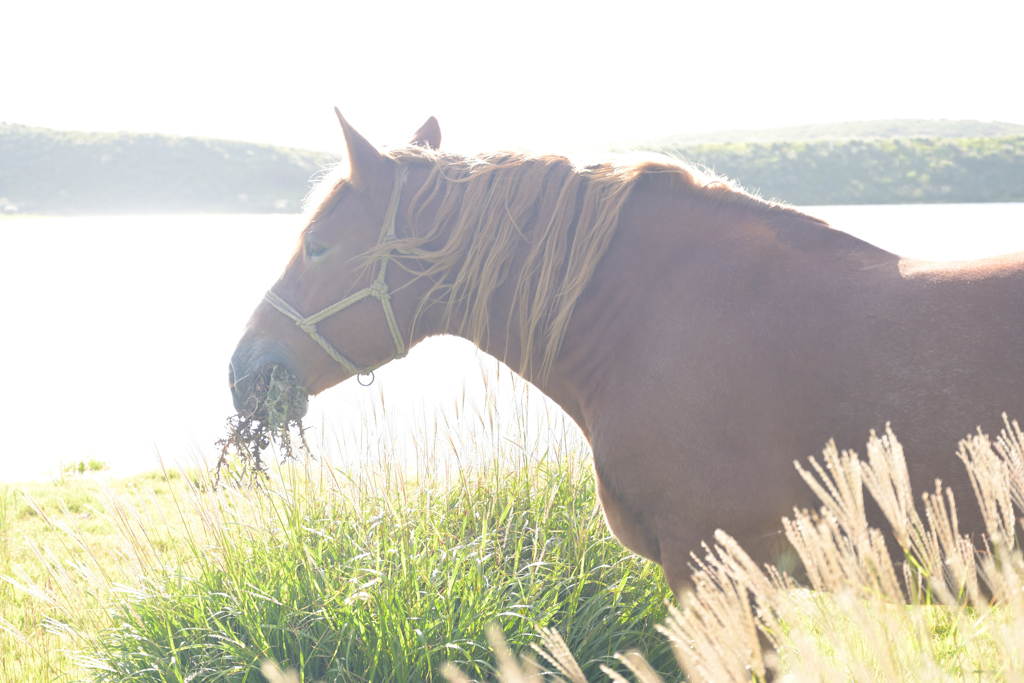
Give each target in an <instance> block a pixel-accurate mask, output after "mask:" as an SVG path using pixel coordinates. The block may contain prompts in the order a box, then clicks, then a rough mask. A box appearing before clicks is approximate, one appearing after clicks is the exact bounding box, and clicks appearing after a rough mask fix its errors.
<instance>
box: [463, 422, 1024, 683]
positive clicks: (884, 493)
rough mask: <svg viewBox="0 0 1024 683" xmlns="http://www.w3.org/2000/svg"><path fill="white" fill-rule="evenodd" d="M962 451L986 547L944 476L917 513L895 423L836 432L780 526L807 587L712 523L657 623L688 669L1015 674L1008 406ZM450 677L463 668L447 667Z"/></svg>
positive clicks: (912, 676)
mask: <svg viewBox="0 0 1024 683" xmlns="http://www.w3.org/2000/svg"><path fill="white" fill-rule="evenodd" d="M1004 419H1005V418H1004ZM959 455H960V459H961V460H962V461H963V462H964V465H965V466H966V467H967V471H968V473H969V475H970V477H971V480H972V482H973V483H974V490H975V493H976V495H977V497H978V500H979V502H980V503H981V508H982V511H983V513H984V516H985V522H986V527H987V535H986V537H987V542H986V545H985V547H983V548H975V547H974V546H973V545H972V543H971V542H970V539H969V538H968V537H967V536H962V535H961V534H960V533H959V530H958V527H957V516H956V504H955V501H954V499H953V496H952V494H951V493H950V492H949V491H948V490H944V489H943V488H942V486H941V484H940V483H938V482H937V483H936V489H935V491H934V492H932V493H925V494H924V496H923V502H924V507H925V509H926V516H925V518H924V519H922V518H921V517H920V516H919V514H918V513H917V511H916V510H915V508H914V494H913V492H912V491H911V490H910V487H909V484H908V476H907V469H906V462H905V460H904V458H903V449H902V446H901V445H900V443H899V442H898V441H897V439H896V437H895V435H894V434H893V433H892V432H891V431H888V430H887V432H886V433H885V434H884V435H881V436H878V435H876V434H874V433H872V434H871V438H870V440H869V441H868V444H867V460H866V461H863V460H861V459H860V458H859V457H858V456H857V455H856V454H855V453H853V452H848V451H847V452H843V453H842V454H840V453H839V452H837V450H836V448H835V445H834V444H829V445H828V447H827V448H826V449H825V451H824V464H823V465H822V464H820V463H818V462H817V461H816V460H814V459H812V460H811V462H810V469H809V470H808V469H805V468H803V467H802V466H801V465H800V464H799V463H797V468H798V470H799V471H800V473H801V475H802V476H803V478H804V479H805V481H806V482H807V484H808V485H809V486H811V488H812V489H813V490H814V491H815V493H816V494H817V495H818V497H819V498H820V500H821V502H822V507H821V509H820V510H818V511H816V512H812V511H808V510H799V511H796V512H795V515H794V517H793V518H792V519H784V520H783V525H784V528H785V532H786V536H787V538H788V539H789V541H790V542H791V543H792V544H793V546H794V547H795V549H796V551H797V552H798V553H799V555H800V558H801V560H802V561H803V564H804V566H805V568H806V570H807V573H808V576H809V579H810V582H811V584H812V586H813V588H814V590H813V591H810V590H807V589H806V588H801V587H798V586H797V585H795V583H794V582H793V581H792V579H791V578H790V577H788V576H786V575H784V574H780V573H778V572H777V571H774V570H772V569H770V568H761V567H758V566H756V565H755V564H754V563H753V562H752V561H751V560H750V558H749V557H748V556H747V554H746V553H745V552H744V551H743V549H742V548H740V547H739V545H737V544H736V542H735V541H734V540H733V539H732V538H730V537H729V536H728V535H726V534H724V533H722V532H718V534H716V537H715V545H714V546H713V547H708V548H707V554H706V556H705V557H704V559H703V560H702V561H697V567H696V570H695V571H694V573H693V591H692V593H690V594H689V595H687V596H685V597H684V599H683V601H682V602H683V607H682V609H675V608H672V609H671V610H670V614H669V617H668V619H667V620H666V622H665V624H664V625H663V626H661V627H659V630H660V631H661V632H662V633H664V634H665V635H666V636H667V637H668V639H669V640H670V641H671V642H672V643H673V644H674V646H675V651H676V655H677V656H678V659H679V663H680V664H681V666H682V668H683V669H684V670H685V672H686V674H687V676H688V679H689V680H692V681H715V682H719V681H751V680H767V679H772V678H778V679H781V680H786V681H961V680H978V681H1020V680H1024V556H1022V554H1021V551H1020V549H1019V547H1018V545H1017V539H1016V537H1015V536H1016V533H1015V532H1016V513H1017V511H1020V510H1022V509H1024V433H1022V431H1021V429H1020V427H1019V425H1018V424H1017V423H1016V422H1013V423H1012V424H1011V423H1010V422H1009V421H1006V427H1005V429H1004V430H1003V432H1002V433H1001V434H1000V436H999V437H998V438H997V439H996V441H995V442H992V441H990V440H989V438H988V437H987V436H985V435H983V434H980V433H979V434H977V435H975V436H973V437H971V438H968V439H965V440H964V441H962V442H961V443H960V448H959ZM864 488H866V489H867V490H868V492H869V493H870V495H871V496H872V497H874V499H875V500H876V501H877V502H878V504H879V506H880V507H881V509H882V510H883V512H884V513H885V516H886V518H887V521H888V522H889V523H890V525H891V526H892V532H893V533H894V534H895V536H896V538H897V540H898V542H899V544H900V546H901V548H902V550H903V553H904V557H902V558H897V560H898V561H897V562H896V563H894V562H893V559H892V558H891V557H890V555H889V553H888V551H887V549H886V545H885V539H884V537H883V534H882V532H881V530H878V529H873V528H870V527H868V524H867V519H866V515H865V512H864V495H863V491H864ZM1015 507H1016V510H1015ZM695 560H696V558H695ZM545 648H546V649H544V650H543V651H542V654H543V655H544V656H545V658H546V659H548V660H557V661H561V662H563V666H562V667H561V669H560V670H562V671H563V672H564V673H565V674H566V678H568V679H569V680H572V681H574V683H581V682H583V681H585V680H588V677H587V676H586V675H585V674H582V673H581V672H575V673H573V672H572V671H571V657H570V656H569V653H568V652H567V651H566V649H565V648H564V647H563V645H562V643H561V642H560V641H559V640H558V638H557V637H552V636H550V635H549V637H548V639H547V642H546V643H545ZM496 649H497V651H498V652H499V655H498V661H499V662H501V666H502V669H503V673H502V680H504V681H506V682H509V681H520V680H528V679H530V678H532V677H534V676H532V675H531V674H535V673H536V672H537V665H536V664H535V663H533V661H532V660H531V659H530V658H526V659H524V660H522V661H521V662H519V663H517V662H516V661H515V660H514V659H512V658H511V657H510V656H509V655H508V653H507V650H506V649H505V646H504V645H503V644H501V643H500V642H498V643H497V644H496ZM621 661H623V663H624V664H626V665H627V666H628V667H629V668H630V669H631V671H632V673H633V674H634V676H635V678H636V679H637V680H639V681H642V682H644V683H654V682H656V681H661V680H662V679H661V677H660V676H659V675H658V674H657V673H656V672H655V671H653V670H652V669H651V668H650V667H648V666H647V664H646V662H645V661H644V659H643V658H642V657H640V656H638V655H636V654H627V655H626V656H624V657H622V658H621ZM566 662H568V663H567V664H566ZM605 673H607V674H608V676H609V677H610V678H611V679H612V680H615V681H622V680H623V679H622V677H621V676H620V675H619V674H618V673H615V672H612V671H610V670H606V672H605ZM450 680H452V681H461V680H463V677H462V675H461V673H459V672H454V673H451V674H450ZM590 680H593V679H590Z"/></svg>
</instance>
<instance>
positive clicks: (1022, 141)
mask: <svg viewBox="0 0 1024 683" xmlns="http://www.w3.org/2000/svg"><path fill="white" fill-rule="evenodd" d="M640 147H641V148H646V149H654V150H657V151H661V152H665V153H667V154H671V155H675V156H679V157H682V158H684V159H686V160H688V161H690V162H693V163H697V164H703V165H706V166H707V167H709V168H711V169H712V170H714V171H715V172H717V173H721V174H723V175H726V176H729V177H730V178H733V179H735V180H737V181H738V182H739V183H740V184H741V185H742V186H743V187H745V188H747V189H749V190H751V191H754V192H759V193H760V194H761V195H762V196H764V197H766V198H775V199H780V200H783V201H786V202H789V203H792V204H799V205H814V204H887V203H907V202H913V203H927V202H998V201H1002V202H1010V201H1024V126H1018V125H1015V124H1000V123H982V122H977V121H915V120H899V121H868V122H855V123H847V124H829V125H823V126H799V127H793V128H784V129H774V130H769V131H727V132H724V133H715V134H702V135H700V136H675V137H673V138H666V139H662V140H656V141H652V142H650V143H647V144H644V145H641V146H640ZM330 162H331V159H330V157H329V155H327V154H326V153H322V152H314V151H310V150H302V149H292V148H285V147H274V146H271V145H261V144H254V143H247V142H238V141H231V140H215V139H207V138H192V137H177V136H168V135H158V134H138V133H80V132H69V131H57V130H50V129H45V128H33V127H29V126H23V125H18V124H0V213H6V214H16V213H21V214H25V213H29V214H132V213H271V212H283V213H284V212H297V211H299V210H300V208H301V205H302V199H303V197H304V196H305V195H306V193H307V192H308V190H309V187H310V183H311V180H312V179H313V178H315V177H316V176H317V175H318V174H319V173H320V172H321V170H322V168H323V167H324V165H326V164H329V163H330Z"/></svg>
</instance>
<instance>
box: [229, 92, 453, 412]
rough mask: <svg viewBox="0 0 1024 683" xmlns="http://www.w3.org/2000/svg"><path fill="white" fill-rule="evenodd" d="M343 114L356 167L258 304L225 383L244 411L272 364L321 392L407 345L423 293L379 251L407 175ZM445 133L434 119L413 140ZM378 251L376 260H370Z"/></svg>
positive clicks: (433, 139)
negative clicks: (417, 295) (405, 287)
mask: <svg viewBox="0 0 1024 683" xmlns="http://www.w3.org/2000/svg"><path fill="white" fill-rule="evenodd" d="M335 111H337V110H335ZM338 119H339V120H340V121H341V127H342V130H343V131H344V134H345V142H346V144H347V146H348V157H349V161H350V173H349V175H348V177H346V178H343V179H341V180H340V181H338V182H337V184H336V185H334V186H333V188H331V189H330V193H329V195H328V196H327V198H326V199H325V200H324V201H323V202H322V203H321V204H320V205H319V207H317V208H316V209H315V211H314V212H313V213H312V215H311V217H310V219H309V223H308V224H307V225H306V227H305V228H304V229H303V231H302V234H301V236H300V237H299V243H298V245H297V246H296V249H295V252H294V253H293V254H292V257H291V260H290V261H289V262H288V265H287V266H286V267H285V270H284V273H283V274H282V275H281V277H280V278H279V279H278V280H277V282H276V283H274V285H273V287H271V289H270V291H269V292H268V293H267V296H266V297H265V298H264V300H263V301H262V302H261V303H260V304H259V305H258V306H257V307H256V310H255V311H254V312H253V314H252V317H251V318H250V319H249V322H248V324H247V325H246V328H245V331H244V333H243V334H242V339H241V340H240V341H239V343H238V347H237V348H236V349H235V353H234V355H232V357H231V364H230V366H229V368H228V381H229V383H230V385H231V394H232V398H233V400H234V404H235V409H236V410H238V411H239V412H240V413H246V414H251V413H253V412H254V411H255V410H256V409H257V407H258V405H259V402H260V401H261V400H262V398H263V397H261V396H259V395H258V393H259V392H260V391H261V390H264V389H261V384H263V383H262V382H260V381H259V378H260V377H264V378H266V377H267V376H269V375H268V374H267V371H268V370H269V369H271V368H273V366H281V367H283V368H284V369H285V370H286V371H287V373H288V374H289V375H291V376H292V377H293V378H294V379H295V380H297V381H298V382H299V383H301V384H302V386H303V387H304V388H305V390H306V393H308V394H317V393H319V392H321V391H323V390H324V389H327V388H329V387H332V386H334V385H335V384H338V383H339V382H341V381H343V380H345V379H348V378H349V377H351V376H352V375H353V374H357V373H360V372H369V371H371V370H372V369H374V368H376V367H379V366H380V365H383V364H384V363H386V362H388V361H389V360H392V359H393V358H396V357H400V356H402V355H404V354H405V351H406V347H407V345H408V344H409V343H410V341H409V339H408V336H407V335H408V334H409V328H410V325H411V321H412V318H413V316H414V314H415V311H416V307H417V304H418V300H416V299H415V296H414V295H413V294H412V293H411V292H402V291H399V290H401V289H402V287H403V285H406V284H408V282H409V280H410V278H411V276H410V275H409V273H408V272H407V271H406V270H404V269H402V268H399V267H392V268H390V269H389V268H387V264H388V262H389V261H390V260H391V259H390V258H389V255H388V252H387V250H386V249H383V250H382V249H381V248H380V247H381V246H382V245H383V244H386V243H387V242H388V241H389V240H391V239H394V238H395V231H396V217H397V215H398V207H399V203H400V202H401V199H402V184H403V182H404V178H405V176H404V172H403V170H402V169H400V168H399V166H398V164H397V162H395V161H394V160H392V159H390V158H388V157H386V156H384V155H382V154H381V153H380V152H378V151H377V149H375V148H374V147H373V146H372V145H371V144H370V143H368V142H367V141H366V140H365V139H364V138H363V137H362V136H361V135H359V133H357V132H356V131H355V130H354V129H353V128H352V127H351V126H350V125H349V124H348V123H347V122H346V121H345V119H343V118H342V116H341V114H340V113H338ZM440 140H441V131H440V128H439V127H438V125H437V121H436V120H435V119H434V118H433V117H431V118H430V119H429V120H428V121H427V123H425V124H424V125H423V127H422V128H420V130H418V131H417V132H416V135H415V137H414V139H413V141H412V143H413V144H418V145H425V146H428V147H431V148H434V149H436V148H437V147H438V145H439V143H440ZM399 223H401V220H400V219H399ZM397 227H398V228H401V227H404V226H403V225H398V226H397ZM371 252H372V253H374V254H377V257H376V258H369V259H368V258H367V254H368V253H371Z"/></svg>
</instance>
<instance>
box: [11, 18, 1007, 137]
mask: <svg viewBox="0 0 1024 683" xmlns="http://www.w3.org/2000/svg"><path fill="white" fill-rule="evenodd" d="M0 25H2V26H3V29H2V34H3V37H2V40H0V64H3V65H4V66H3V69H2V70H0V121H6V122H14V123H23V124H28V125H34V126H43V127H50V128H59V129H71V130H89V131H119V130H126V131H135V132H160V133H169V134H177V135H202V136H208V137H223V138H232V139H241V140H248V141H253V142H265V143H273V144H280V145H288V146H296V147H306V148H310V149H318V150H327V151H332V152H337V151H340V150H341V147H342V141H341V134H340V130H339V128H338V124H337V121H336V119H335V117H334V114H333V111H332V108H333V107H334V106H338V107H340V109H341V111H342V112H343V114H344V115H345V116H346V118H347V119H348V120H349V121H350V122H351V123H352V124H353V125H354V126H355V127H356V128H357V129H358V130H360V131H361V132H362V133H363V134H364V135H365V136H367V137H368V138H369V139H370V140H371V141H372V142H374V143H376V144H379V145H398V144H402V143H404V142H406V141H407V140H408V139H409V138H410V136H411V135H412V133H413V132H414V131H415V130H416V129H417V128H418V127H419V126H420V124H422V123H423V122H424V121H425V120H426V119H427V117H428V116H431V115H433V116H436V117H437V118H438V120H439V121H440V124H441V129H442V131H443V135H444V143H443V145H444V146H445V147H447V148H449V149H453V150H456V151H463V152H473V151H482V150H484V149H494V148H499V147H526V148H531V149H535V150H546V151H561V150H568V149H579V148H587V147H592V146H593V147H599V146H602V145H606V144H609V143H611V144H628V143H631V142H638V141H643V140H646V139H650V138H656V137H662V136H666V135H672V134H678V133H696V132H706V131H712V130H728V129H756V128H768V127H775V126H783V125H797V124H804V123H827V122H833V121H854V120H866V119H881V118H935V119H938V118H945V119H978V120H983V121H990V120H997V121H1006V122H1011V123H1024V94H1022V92H1021V89H1020V87H1019V84H1020V82H1021V66H1022V63H1024V57H1022V53H1021V34H1020V27H1021V26H1024V2H1021V1H1020V0H990V1H986V0H981V1H977V2H972V3H969V4H965V3H936V2H901V1H900V0H883V1H881V2H875V1H874V0H866V1H863V2H842V3H835V2H822V1H821V0H815V1H814V2H798V1H792V0H780V1H775V2H764V1H763V0H762V1H761V2H743V1H741V2H699V3H696V2H665V1H662V2H645V1H643V0H629V1H626V0H621V1H620V2H615V3H607V2H599V1H591V2H559V1H557V0H545V1H534V0H525V1H517V2H514V3H510V2H481V1H474V2H448V1H442V2H433V3H426V2H416V3H412V2H386V1H383V0H374V1H373V2H369V1H362V2H347V1H345V0H334V1H333V2H292V3H287V4H286V3H257V2H245V3H241V2H239V3H234V2H218V1H216V0H176V2H173V3H140V2H137V0H132V1H131V2H119V1H114V0H97V1H95V2H80V1H75V2H47V1H46V0H33V1H32V2H25V1H21V2H18V1H14V2H9V3H5V4H4V5H3V6H0Z"/></svg>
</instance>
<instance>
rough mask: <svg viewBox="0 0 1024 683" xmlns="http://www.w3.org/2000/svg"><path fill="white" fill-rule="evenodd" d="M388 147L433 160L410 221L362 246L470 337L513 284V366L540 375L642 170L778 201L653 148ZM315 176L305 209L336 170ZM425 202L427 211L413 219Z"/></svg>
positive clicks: (674, 181)
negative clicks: (423, 290) (570, 151)
mask: <svg viewBox="0 0 1024 683" xmlns="http://www.w3.org/2000/svg"><path fill="white" fill-rule="evenodd" d="M384 155H385V156H387V157H389V158H390V159H392V160H394V161H395V162H397V163H399V164H403V165H410V166H411V165H423V166H426V167H427V168H428V169H429V171H428V176H427V180H426V182H425V183H424V184H423V186H422V187H421V189H420V190H419V191H418V192H417V193H416V195H415V197H413V199H412V205H411V207H410V214H409V219H410V223H411V224H413V225H416V228H415V233H414V234H411V235H403V236H401V237H399V239H398V240H397V241H393V242H390V243H387V244H382V245H380V246H379V247H378V248H377V249H375V250H374V251H373V252H371V253H369V254H367V258H368V259H370V260H371V261H373V260H376V259H378V258H380V257H382V256H384V254H386V253H387V254H391V258H392V259H395V260H396V261H397V263H399V264H402V265H403V266H404V267H406V268H407V269H409V270H410V272H413V273H414V274H415V275H417V276H420V277H425V278H428V279H429V280H430V281H431V282H432V283H433V284H432V286H431V288H430V290H429V292H428V294H427V296H426V297H425V298H424V300H423V301H422V302H421V304H420V308H419V311H418V312H417V318H418V316H419V315H420V314H421V313H423V312H424V310H425V309H426V308H427V307H428V305H430V304H433V303H438V302H440V303H442V304H443V305H444V323H445V329H451V328H450V325H451V324H452V323H453V321H454V319H455V315H456V312H457V311H458V312H460V313H461V320H460V321H459V329H452V330H451V331H453V332H457V333H459V334H461V335H464V336H466V337H467V338H469V339H471V340H473V341H474V342H475V343H476V344H478V345H479V344H481V342H482V341H483V340H484V339H485V338H486V337H487V335H488V333H489V330H488V322H489V319H490V309H491V305H492V304H493V301H494V297H495V295H496V293H497V292H498V290H499V288H501V287H503V286H504V285H506V284H511V301H510V302H508V303H510V304H511V305H510V307H509V314H508V315H509V319H508V323H509V329H510V330H511V329H514V328H517V327H518V330H519V350H520V359H521V361H520V365H521V367H519V368H517V370H518V371H519V372H520V373H521V374H523V376H525V377H527V378H534V377H541V378H542V377H544V376H546V375H547V373H548V372H549V371H550V370H551V367H552V364H553V363H554V360H555V357H556V355H557V354H558V350H559V348H560V346H561V342H562V339H563V337H564V336H565V331H566V328H567V326H568V324H569V319H570V317H571V315H572V311H573V308H574V306H575V304H576V301H577V300H578V299H579V297H580V295H581V294H582V293H583V290H584V289H585V288H586V286H587V283H588V282H589V281H590V277H591V275H592V274H593V272H594V269H595V268H596V267H597V264H598V262H599V261H600V260H601V257H602V256H603V255H604V253H605V251H606V250H607V248H608V245H609V243H610V242H611V239H612V236H613V235H614V233H615V229H616V227H617V226H618V222H619V213H620V211H621V210H622V206H623V205H624V204H625V202H626V200H627V199H628V198H629V196H630V193H631V191H632V190H633V189H634V188H635V187H636V186H637V184H638V182H639V181H640V180H641V179H643V178H650V177H652V176H657V180H658V181H659V182H664V183H668V184H670V185H671V186H673V187H678V188H679V189H680V190H682V191H693V192H698V193H701V194H705V195H709V196H710V197H709V198H712V199H713V200H714V201H717V202H727V203H733V202H738V203H742V204H750V205H751V206H762V207H764V208H765V209H767V210H772V209H777V208H780V207H778V205H775V204H772V203H769V202H764V201H763V200H761V199H759V198H757V197H754V196H752V195H749V194H747V193H745V192H743V191H742V190H740V189H739V188H738V187H737V186H735V184H733V183H731V182H729V181H728V180H726V179H724V178H721V177H718V176H715V175H713V174H710V173H706V172H704V171H702V170H699V169H696V168H694V167H691V166H689V165H687V164H685V163H683V162H680V161H676V160H673V159H670V158H668V157H665V156H661V155H644V156H642V157H637V156H636V155H629V156H620V157H617V158H615V159H614V160H611V161H604V162H601V163H596V164H591V165H575V164H573V163H572V162H571V161H570V160H569V159H567V158H565V157H561V156H536V155H529V154H525V153H519V152H500V153H492V154H483V155H479V156H473V157H464V156H460V155H455V154H449V153H444V152H438V151H434V150H429V149H424V148H420V147H405V148H399V149H394V150H388V151H385V152H384ZM321 185H327V189H328V192H326V193H324V192H323V189H321V190H320V192H319V193H318V192H317V189H316V188H315V189H314V192H313V193H311V198H312V201H311V202H307V207H308V208H309V209H312V212H313V215H316V214H318V213H320V212H322V211H323V210H325V208H326V207H327V206H329V205H330V203H331V202H332V198H333V197H334V196H336V195H337V191H338V189H339V187H340V186H341V185H342V182H338V177H337V176H336V175H335V174H333V173H332V174H330V175H329V176H327V177H326V178H325V179H324V181H322V182H321ZM428 207H429V208H430V210H431V212H433V213H432V216H431V220H430V223H429V224H417V223H418V222H419V221H418V220H417V218H420V217H422V216H423V215H425V210H426V209H427V208H428ZM399 233H402V225H401V223H400V224H399ZM396 252H397V253H396ZM504 303H505V302H503V305H504ZM508 341H509V340H506V348H507V344H508ZM539 346H543V356H542V360H541V362H540V366H539V368H534V367H531V358H532V357H533V354H534V352H535V351H538V350H539V348H538V347H539Z"/></svg>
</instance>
